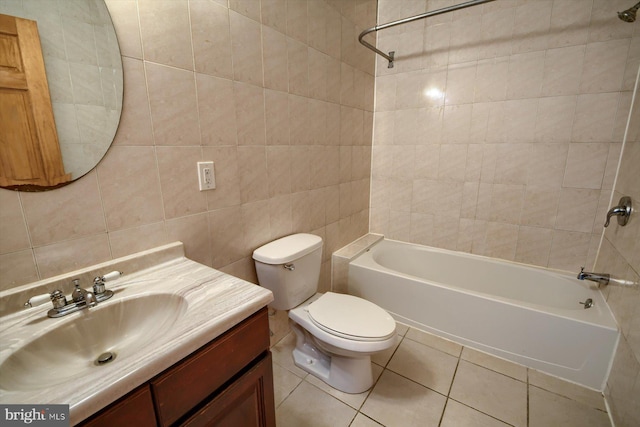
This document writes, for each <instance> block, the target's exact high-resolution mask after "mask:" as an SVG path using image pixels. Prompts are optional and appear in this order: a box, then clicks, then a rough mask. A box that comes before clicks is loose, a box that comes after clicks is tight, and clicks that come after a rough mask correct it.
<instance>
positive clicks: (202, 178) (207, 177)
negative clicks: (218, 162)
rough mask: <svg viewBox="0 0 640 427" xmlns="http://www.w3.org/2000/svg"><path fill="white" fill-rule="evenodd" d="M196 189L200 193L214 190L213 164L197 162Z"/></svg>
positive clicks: (214, 175)
mask: <svg viewBox="0 0 640 427" xmlns="http://www.w3.org/2000/svg"><path fill="white" fill-rule="evenodd" d="M198 187H199V188H200V191H204V190H213V189H214V188H216V174H215V170H214V169H213V162H198Z"/></svg>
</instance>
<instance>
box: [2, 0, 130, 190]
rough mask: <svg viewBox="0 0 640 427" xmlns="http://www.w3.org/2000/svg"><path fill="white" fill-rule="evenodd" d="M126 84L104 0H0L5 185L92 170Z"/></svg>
mask: <svg viewBox="0 0 640 427" xmlns="http://www.w3.org/2000/svg"><path fill="white" fill-rule="evenodd" d="M38 57H40V59H38ZM40 70H41V71H40ZM45 70H46V75H45ZM122 92H123V77H122V60H121V57H120V49H119V47H118V41H117V39H116V33H115V30H114V27H113V23H112V22H111V17H110V15H109V11H108V9H107V6H106V4H105V2H104V0H74V1H54V0H45V1H43V0H21V1H13V0H0V187H3V188H7V189H12V190H21V191H46V190H50V189H53V188H58V187H61V186H64V185H66V184H68V183H70V182H73V181H75V180H76V179H78V178H80V177H82V176H83V175H85V174H86V173H87V172H89V171H91V170H92V169H93V168H94V167H95V166H96V165H97V164H98V162H100V160H101V159H102V157H103V156H104V154H105V153H106V152H107V150H108V149H109V146H110V145H111V142H112V141H113V138H114V136H115V133H116V130H117V128H118V123H119V122H120V113H121V111H122ZM45 98H48V101H47V99H45ZM47 102H48V104H47Z"/></svg>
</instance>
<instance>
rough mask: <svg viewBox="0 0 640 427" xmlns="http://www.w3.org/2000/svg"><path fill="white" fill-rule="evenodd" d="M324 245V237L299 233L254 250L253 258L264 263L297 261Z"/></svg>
mask: <svg viewBox="0 0 640 427" xmlns="http://www.w3.org/2000/svg"><path fill="white" fill-rule="evenodd" d="M321 247H322V238H321V237H320V236H316V235H314V234H305V233H298V234H292V235H290V236H286V237H282V238H280V239H278V240H274V241H273V242H270V243H267V244H266V245H264V246H260V247H259V248H258V249H256V250H255V251H253V259H255V260H256V261H260V262H262V263H264V264H284V263H287V262H291V261H295V260H296V259H298V258H301V257H303V256H305V255H306V254H308V253H310V252H313V251H314V250H316V249H318V248H321Z"/></svg>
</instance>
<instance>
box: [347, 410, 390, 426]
mask: <svg viewBox="0 0 640 427" xmlns="http://www.w3.org/2000/svg"><path fill="white" fill-rule="evenodd" d="M381 425H382V424H378V423H377V422H375V421H373V420H372V419H371V418H369V417H367V416H365V415H362V414H360V413H358V415H356V417H355V418H354V419H353V422H351V426H350V427H380V426H381Z"/></svg>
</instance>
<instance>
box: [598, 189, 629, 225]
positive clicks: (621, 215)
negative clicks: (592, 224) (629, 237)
mask: <svg viewBox="0 0 640 427" xmlns="http://www.w3.org/2000/svg"><path fill="white" fill-rule="evenodd" d="M632 207H633V206H632V203H631V197H627V196H625V197H622V198H621V199H620V201H619V202H618V206H614V207H613V208H611V209H609V212H607V221H606V222H605V223H604V226H605V228H606V227H608V226H609V222H610V221H611V217H613V216H617V217H618V225H620V226H621V227H624V226H625V225H627V222H629V217H630V216H631V210H632Z"/></svg>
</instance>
